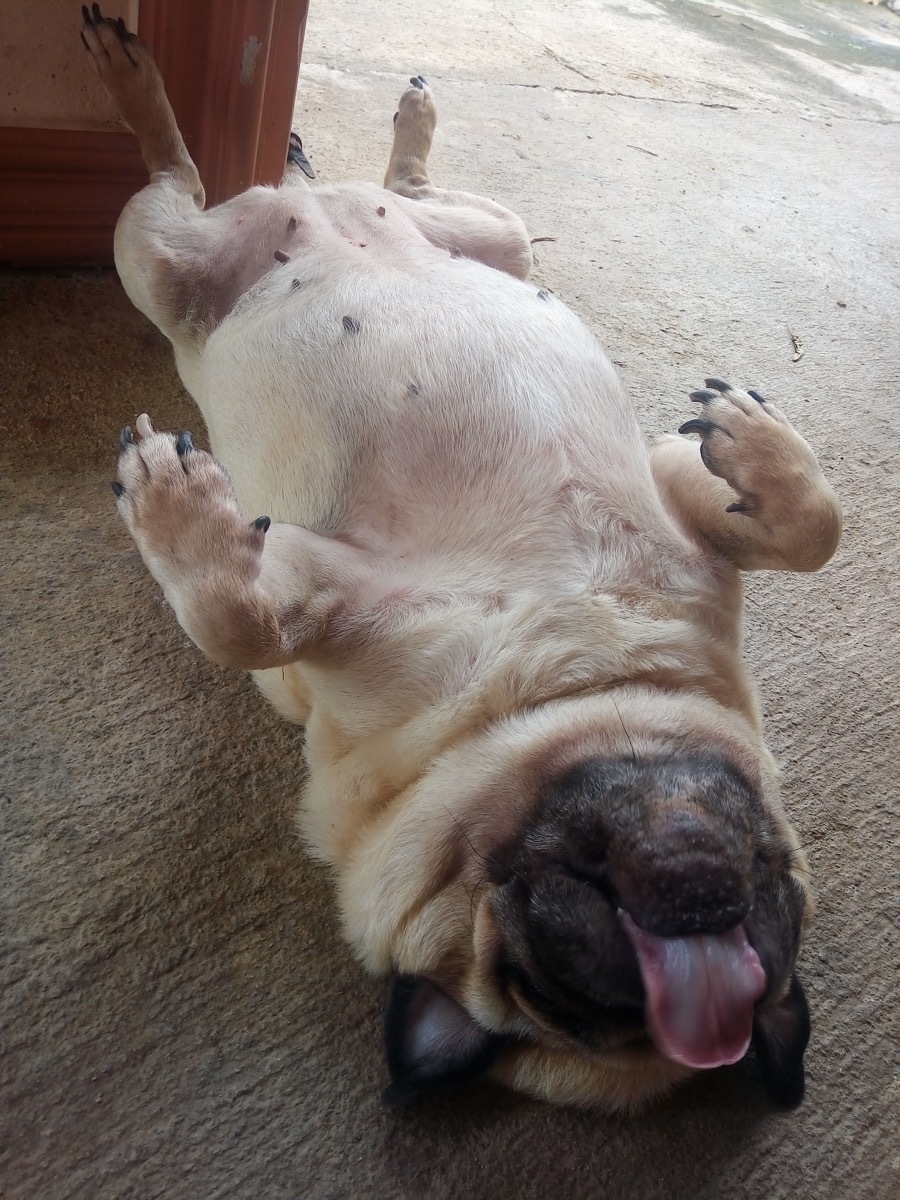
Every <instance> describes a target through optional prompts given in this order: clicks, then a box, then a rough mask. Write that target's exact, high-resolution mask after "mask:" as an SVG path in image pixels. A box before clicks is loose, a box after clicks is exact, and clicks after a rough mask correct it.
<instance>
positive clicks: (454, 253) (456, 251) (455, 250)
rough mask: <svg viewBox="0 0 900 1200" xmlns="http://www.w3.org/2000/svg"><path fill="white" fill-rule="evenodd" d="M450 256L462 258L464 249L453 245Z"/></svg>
mask: <svg viewBox="0 0 900 1200" xmlns="http://www.w3.org/2000/svg"><path fill="white" fill-rule="evenodd" d="M450 257H451V258H462V250H460V248H459V246H452V247H451V249H450Z"/></svg>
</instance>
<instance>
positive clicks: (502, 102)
mask: <svg viewBox="0 0 900 1200" xmlns="http://www.w3.org/2000/svg"><path fill="white" fill-rule="evenodd" d="M898 68H900V18H898V17H897V16H896V15H895V14H893V13H892V12H890V11H888V10H887V9H886V8H884V7H872V6H869V5H867V4H864V3H862V2H861V0H829V2H828V3H825V2H823V0H783V2H782V0H778V2H776V0H768V2H763V0H741V2H737V0H735V2H732V3H702V2H699V0H696V2H693V0H685V2H683V3H680V2H676V0H619V2H616V3H612V2H602V0H505V2H504V0H500V2H498V3H493V2H491V0H458V2H457V3H456V4H454V5H452V6H451V5H438V4H422V3H416V4H413V3H411V2H410V0H384V2H383V3H382V4H380V5H378V6H375V7H373V8H372V9H369V10H367V9H366V8H365V7H364V6H360V5H358V4H352V3H350V2H349V0H331V2H330V3H325V2H324V0H322V2H318V0H313V2H312V7H311V13H310V20H309V28H308V34H307V42H306V48H305V55H304V68H303V73H302V80H301V87H300V94H299V100H298V117H297V127H298V128H299V129H300V130H301V132H302V136H303V140H304V145H305V147H306V149H307V151H308V153H309V155H310V157H311V159H312V161H313V164H314V166H315V167H316V169H317V171H318V173H319V177H320V179H322V180H323V181H334V180H340V179H347V178H374V179H378V178H380V176H381V174H382V172H383V169H384V165H385V162H386V157H387V151H388V147H389V142H390V131H391V121H390V118H391V114H392V113H393V111H394V107H395V102H396V98H397V96H398V95H399V93H400V91H401V90H402V87H403V85H404V82H405V78H406V76H408V75H409V74H411V73H418V72H421V73H423V74H424V75H426V76H427V77H428V78H429V80H430V82H431V83H432V84H433V86H434V89H435V92H436V96H437V100H438V104H439V112H440V121H439V130H438V136H437V141H436V145H435V150H434V156H433V160H432V163H433V174H434V177H435V179H436V181H437V182H443V183H446V184H450V185H453V186H459V187H465V188H467V189H469V190H472V191H478V192H482V193H484V194H487V195H490V196H493V197H495V198H496V199H498V200H501V201H502V202H504V203H506V204H508V205H509V206H510V207H512V208H514V209H516V210H517V211H518V212H519V213H521V214H522V216H523V217H524V218H525V220H526V222H527V223H528V225H529V228H530V230H531V232H532V235H533V236H534V237H535V238H542V239H548V240H543V241H540V242H538V243H536V250H537V254H538V263H537V267H536V277H537V278H538V279H539V280H540V282H541V283H542V284H543V285H544V286H548V287H551V288H552V289H553V290H554V291H555V292H556V293H557V294H558V295H559V296H560V297H561V298H562V299H564V300H565V301H567V302H568V303H569V304H571V305H572V306H573V307H574V308H576V309H577V310H578V311H579V312H580V313H581V314H582V315H583V316H584V318H585V319H586V320H587V322H588V323H589V324H590V325H591V326H592V328H594V329H595V330H596V331H597V332H598V334H599V335H600V336H601V338H602V339H603V340H604V341H605V343H606V345H607V347H608V348H609V350H610V351H611V354H612V357H613V358H614V359H615V360H616V362H617V363H618V365H619V367H620V370H621V373H622V375H623V378H624V379H625V381H626V383H627V385H628V387H629V389H630V391H631V393H632V395H633V396H634V397H635V399H636V401H637V403H638V405H639V408H640V412H641V417H642V420H643V422H644V424H645V427H646V429H647V431H648V432H657V431H661V430H671V429H673V428H675V427H676V426H677V425H678V424H679V423H680V422H681V421H682V420H684V419H685V414H686V413H688V412H690V411H691V406H690V405H689V403H688V401H687V399H686V393H687V392H689V391H690V390H691V389H693V388H694V387H696V386H698V384H700V383H701V381H702V379H703V377H704V376H705V375H716V376H720V377H723V378H725V379H731V380H733V381H734V382H736V383H741V384H744V385H747V386H751V387H755V388H757V389H758V390H760V391H762V392H763V393H766V394H768V395H770V396H771V397H772V398H773V399H775V400H776V401H777V403H779V404H780V405H781V406H783V407H784V408H785V410H786V411H787V412H788V413H789V415H790V416H791V417H792V418H793V419H794V420H795V422H796V423H797V425H798V426H799V427H800V429H801V430H802V431H803V432H804V433H805V434H806V435H807V437H808V438H809V440H810V441H811V442H812V444H813V445H814V446H815V448H816V449H817V451H818V452H819V454H820V458H821V461H822V463H823V465H824V467H825V469H826V471H827V472H828V474H829V478H830V479H831V481H832V483H833V484H834V486H835V487H836V489H837V490H838V492H839V494H840V495H841V496H842V498H843V499H844V501H845V504H846V518H847V519H846V534H845V538H844V542H843V545H842V548H841V550H840V551H839V553H838V555H837V557H836V558H835V560H834V561H833V563H832V564H831V565H829V567H828V568H827V569H826V570H825V571H824V572H823V573H822V574H821V575H819V576H813V577H808V578H807V577H790V576H778V575H770V576H759V577H754V578H753V579H752V580H750V582H749V587H748V641H747V654H748V657H749V659H750V661H751V664H752V666H753V670H754V673H755V676H756V678H757V680H758V682H759V685H760V689H761V694H762V699H763V704H764V708H765V712H766V719H767V723H768V729H769V735H770V743H771V746H772V749H773V751H774V752H775V753H776V755H777V756H778V758H779V759H780V761H781V763H782V764H783V767H784V775H785V783H784V787H785V795H786V800H787V803H788V806H789V808H790V810H791V812H792V815H793V816H794V818H795V820H796V823H797V825H798V827H799V830H800V833H801V837H802V839H803V841H804V843H805V844H806V846H807V848H808V852H809V855H810V858H811V861H812V866H813V870H814V873H815V877H816V882H817V889H818V894H819V916H818V920H817V923H816V925H815V926H814V928H813V930H812V932H811V934H810V936H809V940H808V944H807V946H806V948H805V950H804V953H803V958H802V967H801V972H802V975H803V978H804V980H805V982H806V985H807V990H808V992H809V996H810V1001H811V1005H812V1009H813V1017H814V1034H813V1042H812V1044H811V1047H810V1051H809V1055H808V1079H809V1088H808V1096H807V1100H806V1103H805V1105H804V1107H803V1108H802V1109H801V1110H800V1111H799V1112H797V1113H795V1114H792V1115H789V1116H779V1115H775V1114H772V1113H770V1112H768V1111H767V1110H766V1107H765V1104H764V1102H763V1100H762V1097H761V1094H760V1090H759V1085H758V1081H757V1080H756V1077H755V1075H754V1073H753V1070H752V1066H751V1065H749V1064H744V1065H741V1066H739V1067H737V1068H732V1069H729V1070H725V1071H720V1072H715V1073H713V1075H710V1076H707V1077H705V1078H703V1079H701V1080H698V1081H697V1082H696V1083H694V1084H692V1085H690V1086H689V1087H688V1088H686V1089H684V1090H683V1091H682V1092H681V1093H679V1094H678V1095H677V1096H675V1097H674V1098H673V1099H672V1100H670V1101H668V1102H667V1103H665V1104H663V1105H661V1106H660V1107H659V1108H657V1109H655V1110H653V1111H651V1112H649V1113H648V1114H646V1115H645V1116H642V1117H639V1118H636V1119H634V1120H630V1121H623V1120H617V1119H616V1120H611V1119H608V1118H605V1117H602V1116H597V1115H586V1114H580V1113H573V1112H565V1111H556V1110H550V1109H548V1108H545V1107H542V1106H540V1105H538V1104H535V1103H529V1102H525V1101H523V1100H520V1099H517V1098H514V1097H509V1096H507V1095H505V1094H503V1093H499V1092H496V1091H493V1090H491V1089H487V1088H485V1089H480V1090H475V1091H474V1092H473V1093H471V1094H467V1095H466V1096H464V1097H457V1098H453V1099H447V1100H442V1101H439V1102H436V1103H434V1104H432V1105H430V1106H427V1105H426V1106H423V1107H422V1108H421V1109H419V1110H416V1111H413V1112H411V1113H404V1114H399V1115H397V1114H386V1113H384V1112H383V1111H382V1110H381V1109H380V1107H379V1101H378V1096H379V1088H380V1086H381V1085H382V1084H383V1082H384V1068H383V1064H382V1060H381V1050H380V1044H379V1013H380V1006H381V1000H382V988H381V985H380V984H379V983H378V982H377V981H372V980H369V979H367V978H365V977H364V976H363V975H362V973H361V972H360V971H359V970H358V968H357V967H356V966H355V965H354V964H353V963H352V961H351V960H350V959H349V956H348V953H347V951H346V949H345V948H344V947H343V945H342V944H341V942H340V938H339V935H338V931H337V929H336V924H335V920H334V913H333V910H332V907H331V900H330V895H331V893H330V885H329V881H328V878H327V874H326V873H325V872H324V871H323V870H322V869H321V868H319V867H317V866H315V865H313V864H311V863H310V862H309V861H308V859H307V858H306V857H305V856H304V854H303V852H302V849H301V847H300V846H299V845H298V843H297V842H296V840H295V838H294V835H293V833H292V828H291V813H292V810H293V807H294V804H295V798H296V792H297V771H298V759H299V735H298V733H297V731H295V730H294V729H291V728H289V727H287V726H286V725H284V724H281V723H279V722H278V721H276V719H275V718H274V717H273V716H272V715H271V714H270V713H269V712H268V711H267V710H266V709H265V707H264V706H263V704H262V701H261V700H260V699H259V697H258V696H257V695H256V694H255V693H254V690H253V688H252V686H251V685H250V683H249V682H248V680H246V679H245V678H243V677H241V676H238V675H234V674H230V673H227V672H222V671H219V670H217V669H216V668H214V667H212V666H211V665H209V664H207V663H205V662H204V661H202V660H201V659H200V657H199V655H198V654H197V653H196V652H195V651H194V650H193V648H192V647H190V646H189V644H188V643H187V642H186V639H185V638H184V637H183V635H182V634H181V633H180V631H179V630H178V629H177V627H176V626H175V625H174V621H173V620H172V617H171V614H170V613H169V612H168V610H167V609H166V608H165V606H164V604H163V603H162V601H161V599H160V597H159V596H158V595H157V593H156V591H155V589H154V587H153V586H152V585H151V583H150V582H149V581H148V579H147V578H146V576H145V574H144V572H143V569H142V568H141V566H140V563H139V561H137V556H136V554H135V553H134V551H133V549H132V547H131V546H130V544H129V542H128V540H127V538H126V537H125V535H124V533H123V531H122V529H121V528H120V526H119V524H118V522H117V521H116V519H115V516H114V513H113V510H112V500H111V497H110V495H109V492H108V489H107V487H106V481H107V480H108V479H109V478H111V476H112V470H113V462H114V445H115V435H116V432H117V430H118V428H119V427H120V426H121V425H123V424H124V423H125V422H126V421H129V420H131V419H132V418H133V417H134V415H135V413H137V412H139V411H142V410H146V411H149V412H150V413H151V414H152V415H153V417H154V420H155V421H156V423H157V424H158V425H159V426H161V427H168V428H172V427H176V428H177V427H184V426H187V427H189V428H193V429H194V430H195V431H196V433H197V437H198V441H201V440H202V435H201V426H200V421H199V418H198V417H197V416H196V414H195V413H194V411H193V410H192V408H191V405H190V402H189V400H188V398H187V397H186V396H185V395H184V393H183V392H182V391H181V389H180V386H179V385H178V383H177V380H176V378H175V375H174V370H173V367H172V363H171V357H170V353H169V350H168V347H167V345H166V344H165V343H164V342H163V340H162V339H161V338H160V337H159V336H158V335H157V333H156V332H155V330H153V329H152V328H151V327H150V326H148V325H147V323H146V322H145V321H144V320H143V318H141V317H140V316H139V315H138V314H136V313H135V312H133V311H132V310H131V309H130V307H129V306H128V303H127V301H126V300H125V298H124V296H123V294H122V292H121V289H120V288H119V286H118V284H117V283H116V281H115V279H114V278H113V277H112V276H110V275H109V274H104V273H94V274H88V273H80V274H62V273H53V272H46V273H42V274H30V275H26V274H12V275H6V276H3V277H2V286H3V298H4V307H3V322H2V327H0V328H2V344H0V371H3V372H4V376H5V377H4V379H3V390H2V398H0V406H2V407H0V460H2V475H0V489H2V492H0V494H2V511H0V516H2V519H3V524H4V534H3V541H2V543H0V545H2V555H3V568H4V589H3V622H4V628H3V649H2V659H3V670H4V672H5V674H4V678H3V688H4V695H5V699H6V704H5V705H4V707H3V710H2V714H0V745H2V746H3V747H4V749H3V754H2V763H0V766H2V779H0V789H2V800H0V822H2V823H3V832H2V835H0V836H2V843H0V844H2V846H3V852H4V865H3V870H2V873H0V899H2V904H3V910H2V915H0V936H2V938H3V943H2V960H0V966H2V971H3V978H4V987H3V990H2V1000H0V1005H2V1008H0V1030H2V1042H3V1051H2V1055H0V1122H3V1123H5V1125H6V1129H5V1131H4V1137H3V1138H2V1143H3V1150H2V1153H3V1155H4V1157H3V1159H2V1160H0V1161H2V1169H0V1192H2V1193H3V1194H5V1195H7V1196H9V1197H10V1198H11V1200H68V1198H74V1200H107V1198H109V1200H123V1198H125V1197H135V1198H140V1200H145V1198H148V1197H157V1196H158V1197H166V1198H167V1200H180V1198H182V1197H184V1198H185V1200H205V1198H207V1197H217V1198H218V1197H239V1198H241V1200H243V1198H245V1197H246V1198H248V1200H249V1198H250V1197H254V1198H256V1197H263V1198H265V1200H280V1198H282V1197H283V1198H285V1200H293V1198H300V1197H303V1198H304V1200H305V1198H307V1197H309V1198H313V1200H320V1198H321V1200H324V1198H326V1197H329V1198H330V1197H335V1198H336V1197H351V1196H352V1197H356V1196H366V1197H368V1196H371V1197H385V1198H391V1200H393V1198H394V1197H397V1198H407V1197H408V1198H409V1200H413V1198H414V1197H415V1198H419V1197H427V1198H435V1200H438V1198H444V1197H447V1198H450V1197H453V1198H460V1200H469V1198H471V1200H476V1198H480V1197H483V1196H488V1195H490V1196H503V1197H505V1196H508V1195H514V1196H516V1197H521V1198H523V1200H544V1198H548V1200H549V1198H550V1197H557V1196H559V1197H563V1198H565V1200H570V1198H571V1200H581V1198H584V1200H588V1198H593V1197H600V1196H603V1197H605V1198H607V1200H608V1198H610V1197H612V1198H624V1197H634V1198H635V1200H656V1198H659V1200H663V1198H665V1200H673V1198H674V1200H680V1198H681V1197H685V1198H686V1197H691V1198H692V1200H698V1198H704V1200H706V1198H708V1200H722V1198H725V1197H735V1198H738V1197H739V1198H740V1200H772V1198H778V1197H796V1198H803V1197H816V1200H845V1198H852V1200H856V1198H857V1197H859V1198H864V1200H868V1198H871V1200H882V1198H884V1197H887V1196H888V1195H891V1194H898V1192H900V1157H898V1143H897V1133H896V1131H897V1129H898V1128H900V1091H898V1088H900V1083H898V1080H900V1051H898V1046H900V999H898V984H897V981H898V971H897V968H898V962H900V940H898V927H900V913H898V888H897V849H896V848H897V845H898V843H900V829H898V793H897V767H898V763H900V734H898V727H900V720H898V718H900V706H898V700H897V696H898V659H900V654H898V651H900V633H898V612H900V605H898V597H900V564H898V538H897V518H896V513H897V510H898V506H900V468H898V449H897V448H898V444H900V440H898V435H900V413H898V408H897V404H898V399H900V358H898V345H900V339H898V334H900V303H898V301H900V286H898V281H900V241H898V236H897V210H898V204H897V197H898V195H900V80H898ZM797 345H801V346H802V351H803V353H802V356H800V357H799V358H798V357H797V350H796V346H797Z"/></svg>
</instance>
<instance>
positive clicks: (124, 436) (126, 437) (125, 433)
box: [119, 425, 134, 454]
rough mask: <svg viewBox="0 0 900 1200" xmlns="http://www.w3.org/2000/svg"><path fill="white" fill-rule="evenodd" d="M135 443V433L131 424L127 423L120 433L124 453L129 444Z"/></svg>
mask: <svg viewBox="0 0 900 1200" xmlns="http://www.w3.org/2000/svg"><path fill="white" fill-rule="evenodd" d="M133 445H134V434H133V433H132V432H131V426H130V425H126V426H125V428H124V429H123V430H122V432H121V433H120V434H119V449H120V450H121V451H122V453H123V454H124V453H125V451H126V450H127V449H128V447H129V446H133Z"/></svg>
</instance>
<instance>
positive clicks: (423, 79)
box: [418, 75, 428, 87]
mask: <svg viewBox="0 0 900 1200" xmlns="http://www.w3.org/2000/svg"><path fill="white" fill-rule="evenodd" d="M418 78H419V79H421V81H422V86H423V87H428V80H427V79H426V78H425V76H424V75H420V76H419V77H418Z"/></svg>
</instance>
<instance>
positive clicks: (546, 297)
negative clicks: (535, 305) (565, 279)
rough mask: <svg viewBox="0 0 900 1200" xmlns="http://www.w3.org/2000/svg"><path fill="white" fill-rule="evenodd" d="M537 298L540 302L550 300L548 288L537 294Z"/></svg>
mask: <svg viewBox="0 0 900 1200" xmlns="http://www.w3.org/2000/svg"><path fill="white" fill-rule="evenodd" d="M537 298H538V300H549V299H550V293H549V292H548V291H547V289H546V288H541V290H540V291H539V292H538V294H537Z"/></svg>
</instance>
